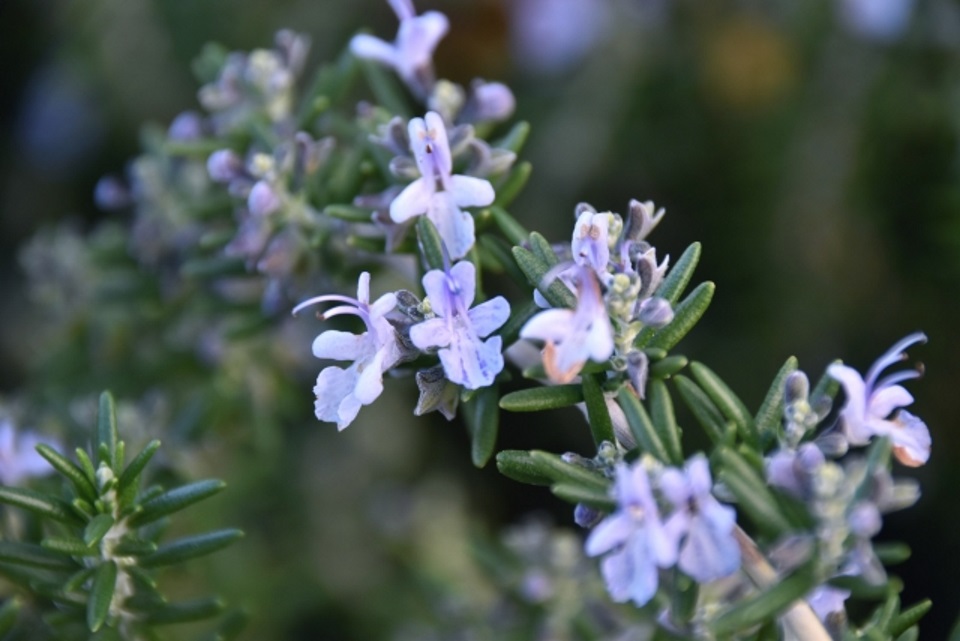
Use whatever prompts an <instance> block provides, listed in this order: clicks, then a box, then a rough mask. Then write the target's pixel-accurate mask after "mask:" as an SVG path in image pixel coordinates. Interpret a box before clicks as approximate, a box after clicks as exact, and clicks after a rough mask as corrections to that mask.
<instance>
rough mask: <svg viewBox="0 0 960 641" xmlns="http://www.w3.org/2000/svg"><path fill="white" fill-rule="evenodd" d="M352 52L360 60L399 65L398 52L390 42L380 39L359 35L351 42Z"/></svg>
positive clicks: (393, 65)
mask: <svg viewBox="0 0 960 641" xmlns="http://www.w3.org/2000/svg"><path fill="white" fill-rule="evenodd" d="M350 51H351V52H352V53H353V55H355V56H356V57H358V58H362V59H364V60H374V61H376V62H380V63H383V64H385V65H390V66H391V67H395V66H396V65H397V57H398V54H397V50H396V48H394V46H393V45H392V44H390V43H388V42H384V41H383V40H381V39H380V38H377V37H374V36H371V35H367V34H365V33H361V34H358V35H356V36H354V37H353V38H351V40H350Z"/></svg>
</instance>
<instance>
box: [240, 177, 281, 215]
mask: <svg viewBox="0 0 960 641" xmlns="http://www.w3.org/2000/svg"><path fill="white" fill-rule="evenodd" d="M281 204H282V203H281V202H280V197H279V196H278V195H277V192H275V191H274V189H273V187H271V186H270V183H268V182H267V181H265V180H258V181H257V182H256V184H255V185H254V186H253V189H251V190H250V196H249V197H248V198H247V207H248V208H249V209H250V213H251V214H253V215H254V216H269V215H270V214H272V213H273V212H275V211H277V210H278V209H280V205H281Z"/></svg>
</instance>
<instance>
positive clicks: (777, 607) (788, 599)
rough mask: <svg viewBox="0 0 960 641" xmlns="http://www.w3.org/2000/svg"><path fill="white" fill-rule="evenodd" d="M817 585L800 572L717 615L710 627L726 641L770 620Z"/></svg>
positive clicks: (803, 570)
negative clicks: (736, 634) (738, 633)
mask: <svg viewBox="0 0 960 641" xmlns="http://www.w3.org/2000/svg"><path fill="white" fill-rule="evenodd" d="M816 583H817V579H816V576H815V574H814V573H813V572H811V571H810V570H809V569H807V568H801V569H800V570H798V571H797V572H794V573H793V574H791V575H790V576H788V577H786V578H785V579H783V580H782V581H780V582H779V583H777V584H776V585H774V586H773V587H770V588H765V589H764V590H763V591H762V592H760V593H759V594H757V595H755V596H751V597H748V598H746V599H743V600H742V601H740V602H738V603H737V604H736V605H734V606H733V607H732V608H730V609H729V610H727V611H726V612H724V613H723V614H722V615H720V616H719V617H718V618H717V619H716V621H714V623H713V625H712V626H711V627H712V628H713V633H714V635H715V636H716V637H717V638H721V639H722V638H727V637H728V636H730V635H733V634H735V633H737V632H740V631H742V630H746V629H747V628H750V627H752V626H754V625H757V624H758V623H761V622H763V621H766V620H767V619H770V618H772V617H774V616H776V615H777V614H779V613H780V612H782V611H784V610H786V609H787V608H788V607H790V605H791V604H792V603H794V602H795V601H797V600H799V599H802V598H803V597H804V595H806V594H807V593H808V592H809V591H810V590H811V589H812V588H813V587H814V586H815V585H816Z"/></svg>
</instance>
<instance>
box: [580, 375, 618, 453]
mask: <svg viewBox="0 0 960 641" xmlns="http://www.w3.org/2000/svg"><path fill="white" fill-rule="evenodd" d="M601 377H602V375H601V374H584V375H583V377H582V378H583V382H582V387H583V399H584V401H586V405H587V418H588V422H589V423H590V432H591V433H592V434H593V442H594V443H595V444H596V445H597V446H598V447H599V445H600V444H601V443H603V442H604V441H609V442H610V443H616V442H617V438H616V436H615V435H614V433H613V421H611V420H610V410H609V409H607V399H606V398H605V397H604V395H603V388H602V387H601V386H600V381H601Z"/></svg>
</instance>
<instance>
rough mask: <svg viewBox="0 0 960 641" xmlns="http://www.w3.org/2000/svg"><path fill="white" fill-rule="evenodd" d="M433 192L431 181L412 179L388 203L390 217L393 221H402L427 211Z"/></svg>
mask: <svg viewBox="0 0 960 641" xmlns="http://www.w3.org/2000/svg"><path fill="white" fill-rule="evenodd" d="M433 192H434V188H433V183H432V182H431V181H429V180H426V179H425V178H418V179H416V180H414V181H413V182H412V183H410V184H409V185H407V186H406V187H404V189H403V191H401V192H400V194H399V195H398V196H397V197H396V198H394V199H393V202H391V203H390V219H391V220H393V222H395V223H402V222H404V221H407V220H410V219H411V218H413V217H414V216H421V215H423V214H425V213H427V211H428V210H429V209H430V202H431V199H432V197H433Z"/></svg>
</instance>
